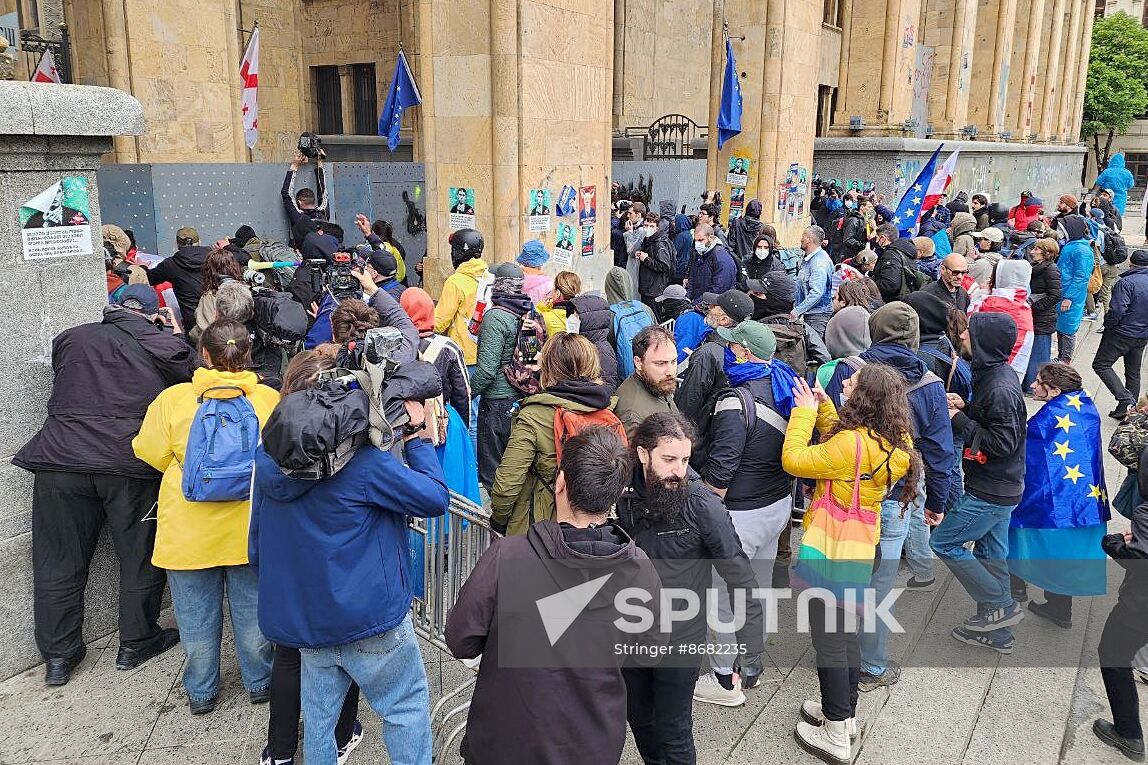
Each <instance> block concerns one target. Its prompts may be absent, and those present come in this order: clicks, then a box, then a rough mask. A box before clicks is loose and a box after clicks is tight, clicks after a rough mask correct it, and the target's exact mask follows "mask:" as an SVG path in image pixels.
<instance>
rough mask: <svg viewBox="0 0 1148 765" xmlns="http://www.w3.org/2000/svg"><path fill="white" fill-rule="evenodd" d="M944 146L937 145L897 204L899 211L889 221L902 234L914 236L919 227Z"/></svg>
mask: <svg viewBox="0 0 1148 765" xmlns="http://www.w3.org/2000/svg"><path fill="white" fill-rule="evenodd" d="M943 146H944V144H941V145H940V146H938V147H937V150H936V151H934V152H933V156H931V157H929V161H928V162H926V163H925V166H924V167H923V168H921V172H920V173H918V174H917V179H916V180H914V181H913V184H912V185H911V186H909V188H907V189H905V195H904V196H903V197H901V204H899V205H897V212H895V213H894V214H893V220H891V221H889V222H890V223H892V224H893V225H894V226H896V227H897V231H899V232H900V234H901V236H912V235H913V230H914V229H915V228H916V227H917V219H918V218H920V217H921V207H922V206H923V205H924V204H925V192H926V191H927V190H928V188H929V184H930V183H932V181H933V176H934V175H935V174H936V172H937V157H938V156H940V154H941V148H942V147H943Z"/></svg>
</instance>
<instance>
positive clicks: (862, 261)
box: [853, 247, 877, 266]
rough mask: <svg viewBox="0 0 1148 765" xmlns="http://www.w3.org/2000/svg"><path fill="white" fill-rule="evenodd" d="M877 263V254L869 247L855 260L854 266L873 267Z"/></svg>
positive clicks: (858, 254)
mask: <svg viewBox="0 0 1148 765" xmlns="http://www.w3.org/2000/svg"><path fill="white" fill-rule="evenodd" d="M876 262H877V253H875V252H873V251H872V250H870V249H869V248H868V247H866V248H865V249H863V250H861V252H859V253H857V255H856V257H854V258H853V265H856V266H871V265H873V264H874V263H876Z"/></svg>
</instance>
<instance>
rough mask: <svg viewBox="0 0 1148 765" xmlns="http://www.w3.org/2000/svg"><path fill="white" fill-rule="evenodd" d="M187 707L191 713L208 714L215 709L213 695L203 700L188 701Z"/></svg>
mask: <svg viewBox="0 0 1148 765" xmlns="http://www.w3.org/2000/svg"><path fill="white" fill-rule="evenodd" d="M188 707H190V709H191V713H192V714H193V715H209V714H211V713H212V712H214V711H215V697H214V696H212V697H211V698H210V699H205V700H204V701H193V700H191V701H188Z"/></svg>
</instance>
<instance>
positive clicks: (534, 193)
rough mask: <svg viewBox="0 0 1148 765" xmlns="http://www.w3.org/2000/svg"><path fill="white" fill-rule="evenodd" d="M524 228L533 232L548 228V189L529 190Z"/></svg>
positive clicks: (547, 229)
mask: <svg viewBox="0 0 1148 765" xmlns="http://www.w3.org/2000/svg"><path fill="white" fill-rule="evenodd" d="M526 228H527V229H528V230H530V231H534V232H538V231H549V230H550V189H531V190H530V201H529V204H528V205H527V207H526Z"/></svg>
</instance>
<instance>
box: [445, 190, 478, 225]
mask: <svg viewBox="0 0 1148 765" xmlns="http://www.w3.org/2000/svg"><path fill="white" fill-rule="evenodd" d="M447 204H448V205H450V230H451V231H456V230H458V229H460V228H474V226H475V220H474V189H473V188H465V187H463V186H451V187H450V191H449V195H448V197H447Z"/></svg>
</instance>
